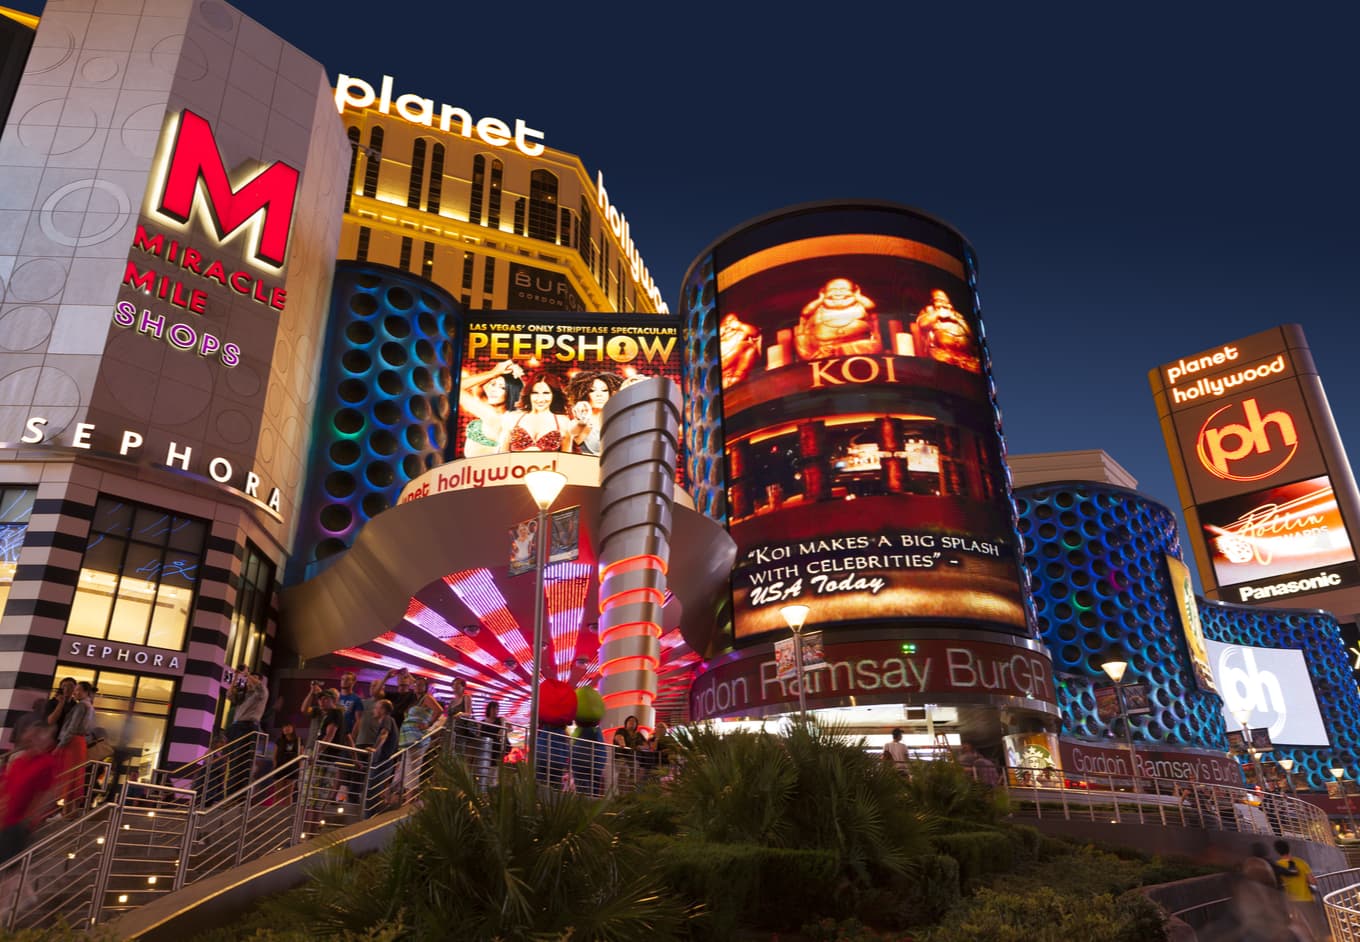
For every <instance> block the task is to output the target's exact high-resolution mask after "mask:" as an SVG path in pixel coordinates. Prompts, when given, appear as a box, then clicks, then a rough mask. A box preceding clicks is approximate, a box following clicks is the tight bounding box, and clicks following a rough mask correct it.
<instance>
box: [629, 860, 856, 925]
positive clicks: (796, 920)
mask: <svg viewBox="0 0 1360 942" xmlns="http://www.w3.org/2000/svg"><path fill="white" fill-rule="evenodd" d="M640 843H641V847H642V849H643V850H644V852H646V853H647V855H648V856H649V857H651V858H652V859H653V860H654V861H655V863H656V865H657V866H658V868H659V870H660V874H661V879H662V881H663V882H664V883H665V884H666V885H667V886H668V887H669V888H670V890H671V891H672V892H673V893H674V894H675V896H676V897H678V898H679V900H680V901H682V902H683V903H686V904H689V905H691V906H693V905H695V904H698V905H700V906H702V910H701V911H700V913H699V915H698V916H697V917H695V918H692V919H691V920H690V923H689V928H690V931H691V933H692V934H693V935H694V936H695V937H696V938H703V939H728V938H731V937H732V935H733V933H734V932H735V931H736V930H737V928H738V927H741V926H747V927H761V928H767V929H791V928H796V927H798V926H800V925H802V924H803V923H805V922H808V921H810V920H813V919H816V918H817V917H819V916H821V915H824V914H827V913H829V912H835V910H836V909H837V903H838V892H837V891H838V890H839V889H840V888H841V882H840V880H839V878H838V874H837V871H838V867H837V861H836V856H835V854H833V853H831V852H829V851H824V850H797V849H791V848H783V847H760V846H756V845H750V844H718V843H711V842H708V841H698V840H692V839H679V840H670V839H667V838H662V837H652V838H646V839H643V840H642V841H641V842H640Z"/></svg>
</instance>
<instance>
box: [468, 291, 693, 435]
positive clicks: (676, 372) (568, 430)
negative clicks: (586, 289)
mask: <svg viewBox="0 0 1360 942" xmlns="http://www.w3.org/2000/svg"><path fill="white" fill-rule="evenodd" d="M680 360H681V349H680V326H679V322H678V320H677V319H675V318H672V317H666V316H660V315H648V316H642V317H621V316H619V315H617V314H582V315H569V314H552V313H538V314H506V313H500V312H489V311H484V312H480V316H479V317H477V318H475V319H473V320H471V321H470V323H469V324H468V325H467V327H466V329H465V330H464V332H463V357H462V376H461V378H460V381H459V390H458V392H459V395H458V412H457V414H456V418H457V429H456V435H450V436H449V437H450V439H451V440H452V441H453V442H454V449H455V451H454V454H453V455H452V456H451V457H454V458H479V457H482V456H484V455H494V454H501V453H505V452H544V451H546V452H569V453H573V454H582V455H595V456H598V455H599V454H600V420H601V414H602V412H603V410H604V406H605V403H607V402H608V401H609V398H610V396H612V395H613V394H614V393H616V392H618V391H619V390H620V389H621V388H623V387H624V386H625V385H627V384H629V383H632V382H636V381H638V380H640V379H647V378H649V377H652V376H664V377H666V378H668V379H672V380H675V381H676V382H679V380H680Z"/></svg>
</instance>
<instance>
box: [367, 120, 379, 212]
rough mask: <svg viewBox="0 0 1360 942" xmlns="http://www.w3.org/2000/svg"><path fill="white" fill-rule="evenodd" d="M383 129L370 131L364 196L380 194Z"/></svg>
mask: <svg viewBox="0 0 1360 942" xmlns="http://www.w3.org/2000/svg"><path fill="white" fill-rule="evenodd" d="M382 147H383V129H382V128H374V129H373V130H371V131H369V132H368V161H367V163H366V164H365V166H364V196H377V195H378V172H379V171H380V170H381V169H382Z"/></svg>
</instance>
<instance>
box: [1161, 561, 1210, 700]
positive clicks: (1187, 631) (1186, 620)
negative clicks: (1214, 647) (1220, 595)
mask: <svg viewBox="0 0 1360 942" xmlns="http://www.w3.org/2000/svg"><path fill="white" fill-rule="evenodd" d="M1166 570H1167V575H1168V576H1170V577H1171V594H1172V596H1173V597H1174V598H1175V599H1176V613H1177V616H1178V617H1179V619H1180V623H1181V632H1182V634H1184V635H1185V648H1186V650H1187V651H1188V652H1189V654H1190V667H1191V670H1192V671H1193V672H1194V675H1195V683H1196V684H1197V685H1198V686H1199V689H1201V690H1207V691H1208V692H1209V693H1217V692H1218V691H1217V690H1216V689H1215V688H1214V675H1213V672H1212V671H1211V669H1210V667H1209V653H1208V651H1207V650H1206V648H1205V646H1204V625H1203V623H1202V622H1201V621H1200V618H1199V600H1198V599H1196V598H1195V587H1194V584H1193V583H1192V582H1191V581H1190V570H1189V568H1187V567H1186V565H1185V563H1183V562H1181V561H1180V560H1179V559H1177V558H1176V557H1174V556H1168V557H1166Z"/></svg>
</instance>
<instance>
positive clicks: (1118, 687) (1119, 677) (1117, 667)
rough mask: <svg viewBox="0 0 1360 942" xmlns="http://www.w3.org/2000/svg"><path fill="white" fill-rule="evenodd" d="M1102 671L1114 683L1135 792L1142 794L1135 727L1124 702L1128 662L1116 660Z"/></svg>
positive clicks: (1104, 664) (1109, 661)
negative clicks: (1124, 681)
mask: <svg viewBox="0 0 1360 942" xmlns="http://www.w3.org/2000/svg"><path fill="white" fill-rule="evenodd" d="M1100 669H1101V670H1103V671H1104V672H1105V676H1107V677H1109V678H1110V680H1112V681H1114V695H1115V701H1116V702H1117V703H1118V704H1119V715H1120V716H1121V717H1123V719H1124V741H1125V742H1127V743H1128V744H1129V766H1130V768H1132V770H1133V790H1134V791H1135V792H1142V790H1143V788H1142V786H1141V785H1140V784H1139V781H1138V752H1137V750H1135V749H1134V748H1133V727H1132V725H1131V724H1130V723H1129V709H1128V705H1127V704H1126V703H1125V702H1124V684H1123V683H1122V681H1123V680H1124V672H1125V671H1126V670H1128V669H1129V662H1128V661H1120V660H1117V659H1114V658H1111V659H1110V660H1108V661H1106V662H1105V663H1103V664H1101V665H1100Z"/></svg>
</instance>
